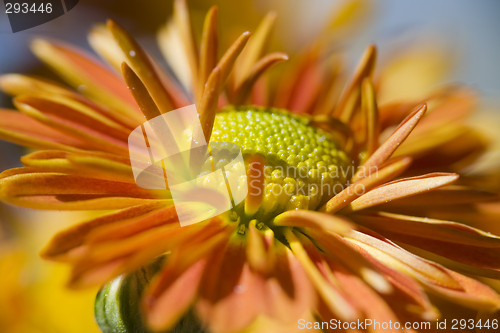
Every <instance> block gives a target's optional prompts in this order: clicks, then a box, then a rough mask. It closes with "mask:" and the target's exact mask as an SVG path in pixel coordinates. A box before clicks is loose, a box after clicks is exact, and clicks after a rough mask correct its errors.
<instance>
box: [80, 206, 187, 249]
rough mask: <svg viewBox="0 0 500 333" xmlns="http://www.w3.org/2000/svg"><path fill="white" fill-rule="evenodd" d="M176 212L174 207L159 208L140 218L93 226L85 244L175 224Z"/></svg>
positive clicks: (122, 237)
mask: <svg viewBox="0 0 500 333" xmlns="http://www.w3.org/2000/svg"><path fill="white" fill-rule="evenodd" d="M177 223H178V219H177V213H176V210H175V207H174V206H173V205H172V206H169V207H165V208H160V209H157V210H154V211H151V212H150V213H147V214H146V215H143V216H141V218H140V219H133V220H121V221H119V222H117V223H113V224H108V225H105V226H100V227H99V228H93V229H92V230H91V231H90V232H89V233H88V234H87V236H86V237H85V240H84V242H85V244H90V245H92V244H97V243H102V242H106V241H112V240H119V239H124V238H127V237H131V236H134V235H135V234H139V233H141V232H144V231H147V230H149V229H153V228H157V227H160V226H163V225H167V224H177Z"/></svg>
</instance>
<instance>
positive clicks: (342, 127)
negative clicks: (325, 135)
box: [310, 115, 354, 150]
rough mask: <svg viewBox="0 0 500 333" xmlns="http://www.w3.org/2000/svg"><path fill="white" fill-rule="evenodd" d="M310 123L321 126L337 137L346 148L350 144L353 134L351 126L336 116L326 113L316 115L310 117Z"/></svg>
mask: <svg viewBox="0 0 500 333" xmlns="http://www.w3.org/2000/svg"><path fill="white" fill-rule="evenodd" d="M310 125H311V126H315V127H318V128H321V129H322V130H325V131H327V132H329V133H331V134H332V135H334V136H335V137H337V138H339V142H340V143H341V145H342V146H343V147H344V149H346V150H347V148H348V147H347V146H348V145H349V144H351V145H352V140H353V137H354V134H353V132H352V130H351V128H350V127H349V126H347V125H346V124H344V123H343V122H341V121H340V120H338V119H337V118H333V117H331V116H328V115H317V116H314V117H313V118H312V120H311V122H310Z"/></svg>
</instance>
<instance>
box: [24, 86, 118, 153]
mask: <svg viewBox="0 0 500 333" xmlns="http://www.w3.org/2000/svg"><path fill="white" fill-rule="evenodd" d="M14 104H15V105H16V107H17V108H18V109H19V110H20V111H21V112H23V113H25V114H27V115H28V116H30V117H32V118H34V119H36V120H37V121H39V122H41V123H43V124H44V125H47V126H49V127H51V128H53V129H55V130H57V131H60V132H63V133H65V134H67V135H69V136H71V137H74V138H76V139H78V140H81V141H84V142H85V143H86V144H87V145H88V146H90V147H92V148H93V149H94V150H102V151H106V152H109V153H114V154H121V155H125V156H126V155H127V154H128V149H127V144H126V142H125V141H123V140H122V139H121V138H120V139H117V138H114V137H112V136H110V135H108V134H107V133H103V132H100V131H99V129H94V128H92V127H89V126H88V125H85V124H81V123H79V122H78V121H77V120H74V119H65V118H63V117H61V116H59V115H58V113H61V112H68V113H71V111H72V110H71V108H67V107H65V106H64V105H61V104H58V103H54V102H51V101H48V100H43V99H39V98H36V97H32V96H19V97H16V98H15V99H14ZM51 111H52V112H54V113H52V112H51Z"/></svg>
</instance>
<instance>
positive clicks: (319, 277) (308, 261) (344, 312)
mask: <svg viewBox="0 0 500 333" xmlns="http://www.w3.org/2000/svg"><path fill="white" fill-rule="evenodd" d="M285 237H286V239H287V241H288V243H289V244H290V247H291V249H292V251H293V253H294V255H295V257H296V258H297V260H298V261H299V262H300V264H301V265H302V267H303V268H304V270H305V271H306V273H307V275H308V276H309V279H310V280H311V282H312V283H313V285H314V286H315V287H316V290H317V291H318V293H319V295H320V296H321V298H322V300H323V302H325V303H326V304H327V306H328V308H329V310H330V311H332V312H333V313H334V314H335V316H336V317H337V318H339V319H341V320H343V321H352V320H355V319H357V318H359V316H360V315H359V313H358V312H357V309H355V308H353V307H352V306H351V304H349V302H348V301H347V300H346V298H345V296H344V295H342V294H341V293H339V291H338V290H337V289H336V288H334V287H333V286H332V285H331V284H330V283H329V282H328V280H327V279H326V278H325V277H324V276H323V274H322V273H321V272H320V271H319V270H318V268H317V267H316V264H315V263H314V262H313V260H312V258H310V256H311V255H313V258H314V257H317V256H319V252H318V251H317V250H316V249H315V247H314V246H313V245H312V244H311V243H310V241H309V240H308V239H307V238H305V237H303V236H300V235H298V234H296V233H294V232H292V231H291V230H290V229H287V230H286V231H285ZM298 237H300V238H298ZM303 244H304V245H303ZM305 247H306V248H307V251H306V248H305Z"/></svg>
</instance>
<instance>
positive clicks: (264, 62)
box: [234, 52, 288, 105]
mask: <svg viewBox="0 0 500 333" xmlns="http://www.w3.org/2000/svg"><path fill="white" fill-rule="evenodd" d="M287 60H288V55H286V54H284V53H281V52H275V53H270V54H268V55H266V56H265V57H263V58H262V59H260V60H259V61H258V62H256V63H255V65H254V66H252V68H251V70H250V72H249V73H248V75H247V77H246V78H245V79H244V80H243V81H242V82H241V84H240V85H238V86H236V88H235V92H234V95H235V97H234V104H236V105H241V104H244V103H245V102H246V101H247V100H248V98H249V96H250V93H251V92H252V88H253V86H254V84H255V82H257V80H258V79H259V77H260V76H261V75H262V74H264V72H265V71H267V70H269V69H270V68H271V67H273V66H275V65H277V64H278V63H280V62H282V61H287Z"/></svg>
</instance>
